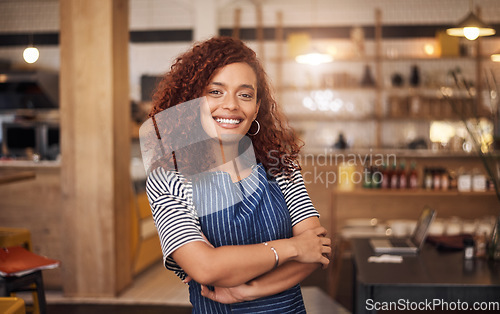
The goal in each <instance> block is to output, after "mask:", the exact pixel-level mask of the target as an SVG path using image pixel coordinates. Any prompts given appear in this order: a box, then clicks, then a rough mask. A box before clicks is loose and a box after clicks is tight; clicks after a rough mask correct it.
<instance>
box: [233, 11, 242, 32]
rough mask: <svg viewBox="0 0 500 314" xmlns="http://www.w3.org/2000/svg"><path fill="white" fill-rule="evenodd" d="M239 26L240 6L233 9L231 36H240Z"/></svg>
mask: <svg viewBox="0 0 500 314" xmlns="http://www.w3.org/2000/svg"><path fill="white" fill-rule="evenodd" d="M240 27H241V8H236V9H234V26H233V34H232V37H233V38H240Z"/></svg>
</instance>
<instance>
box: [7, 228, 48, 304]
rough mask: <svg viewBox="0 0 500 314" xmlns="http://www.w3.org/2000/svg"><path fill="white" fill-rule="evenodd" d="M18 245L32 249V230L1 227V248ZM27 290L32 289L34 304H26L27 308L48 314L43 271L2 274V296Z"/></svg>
mask: <svg viewBox="0 0 500 314" xmlns="http://www.w3.org/2000/svg"><path fill="white" fill-rule="evenodd" d="M16 245H19V246H23V247H24V248H26V249H27V250H29V251H32V244H31V233H30V231H29V230H28V229H25V228H7V227H0V248H1V247H10V246H16ZM25 291H32V296H33V306H26V309H27V310H28V311H29V312H30V313H33V314H46V313H47V303H46V300H45V290H44V288H43V277H42V271H40V270H38V271H35V272H33V273H30V274H27V275H24V276H21V277H2V276H0V297H1V296H3V297H9V296H13V295H14V296H15V293H16V292H25Z"/></svg>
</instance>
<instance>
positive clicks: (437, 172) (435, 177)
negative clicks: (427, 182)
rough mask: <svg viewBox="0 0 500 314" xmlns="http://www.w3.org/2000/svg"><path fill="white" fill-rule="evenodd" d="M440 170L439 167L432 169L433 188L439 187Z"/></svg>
mask: <svg viewBox="0 0 500 314" xmlns="http://www.w3.org/2000/svg"><path fill="white" fill-rule="evenodd" d="M441 172H442V170H441V169H440V168H434V169H433V170H432V187H433V189H434V190H439V189H441Z"/></svg>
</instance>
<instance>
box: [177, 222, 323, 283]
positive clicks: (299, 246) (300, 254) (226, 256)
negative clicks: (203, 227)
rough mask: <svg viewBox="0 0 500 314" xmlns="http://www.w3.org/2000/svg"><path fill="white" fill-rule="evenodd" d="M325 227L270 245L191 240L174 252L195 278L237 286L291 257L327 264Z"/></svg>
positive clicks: (196, 279) (294, 259)
mask: <svg viewBox="0 0 500 314" xmlns="http://www.w3.org/2000/svg"><path fill="white" fill-rule="evenodd" d="M325 232H326V230H325V229H324V228H322V227H318V228H314V229H311V230H308V231H306V232H304V233H302V234H300V235H298V236H294V237H292V238H290V239H281V240H274V241H270V242H269V243H268V245H267V246H266V245H263V244H253V245H235V246H221V247H218V248H213V247H211V246H210V245H209V244H207V243H205V242H199V241H198V242H191V243H187V244H185V245H183V246H182V247H180V248H179V249H177V250H175V251H174V253H172V257H173V259H174V260H175V261H176V262H177V264H179V266H181V267H182V269H184V271H185V272H186V273H187V274H188V275H189V276H190V277H191V278H193V279H194V280H195V281H197V282H199V283H201V284H204V285H211V286H219V287H234V286H238V285H241V284H244V283H247V282H248V281H250V280H252V279H254V278H257V277H259V276H261V275H263V274H265V273H267V272H269V271H270V270H272V269H273V268H274V267H275V265H276V254H275V253H277V255H278V257H279V264H278V266H280V265H283V264H285V263H287V262H290V261H297V262H301V263H323V264H324V265H327V264H328V262H329V261H328V258H326V257H325V256H324V254H329V252H330V250H331V249H330V240H329V239H327V238H324V237H322V236H321V235H323V234H324V233H325Z"/></svg>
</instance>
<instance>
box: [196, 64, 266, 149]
mask: <svg viewBox="0 0 500 314" xmlns="http://www.w3.org/2000/svg"><path fill="white" fill-rule="evenodd" d="M203 96H205V97H206V100H207V103H208V108H209V111H210V118H211V123H215V130H216V132H217V136H218V137H219V138H220V139H221V140H230V141H233V140H239V139H241V137H242V136H243V135H245V134H246V133H247V132H248V130H249V129H250V126H251V125H252V122H253V120H255V118H256V117H257V112H258V110H259V104H258V103H257V77H256V75H255V72H254V71H253V69H252V68H251V67H250V66H249V65H248V64H246V63H243V62H239V63H232V64H228V65H226V66H224V67H222V68H220V69H218V70H217V71H216V72H215V74H214V75H213V77H212V79H211V80H210V82H209V83H208V85H207V87H206V88H205V91H204V93H203ZM204 116H205V115H204ZM208 120H209V119H208V117H207V118H206V119H202V124H203V125H204V128H205V130H207V133H209V135H214V134H210V133H212V132H208V130H210V129H213V127H209V124H208V123H209V121H208Z"/></svg>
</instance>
